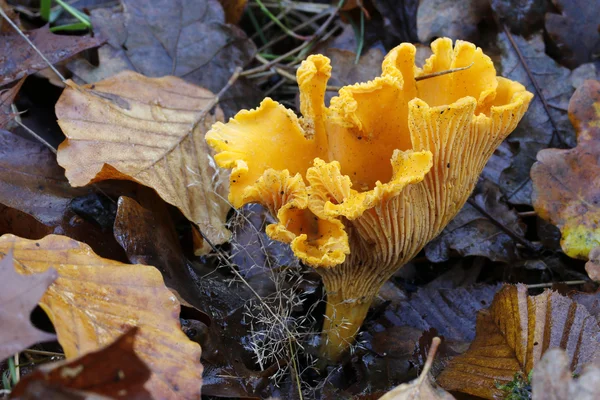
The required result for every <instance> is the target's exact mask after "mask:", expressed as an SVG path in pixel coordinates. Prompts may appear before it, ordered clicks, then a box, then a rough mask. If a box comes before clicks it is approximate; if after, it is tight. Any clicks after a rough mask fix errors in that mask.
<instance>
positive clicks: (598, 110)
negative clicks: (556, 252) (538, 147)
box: [531, 80, 600, 259]
mask: <svg viewBox="0 0 600 400" xmlns="http://www.w3.org/2000/svg"><path fill="white" fill-rule="evenodd" d="M569 117H570V118H571V121H572V122H573V125H574V126H575V129H576V130H577V147H575V148H573V149H568V150H559V149H546V150H543V151H540V152H539V153H538V155H537V162H536V163H535V164H534V166H533V167H532V168H531V179H532V181H533V187H534V191H533V196H532V201H533V206H534V208H535V210H536V211H537V214H538V215H539V216H540V217H541V218H543V219H545V220H547V221H550V222H551V223H553V224H554V225H556V226H558V228H560V231H561V234H562V237H561V242H560V244H561V247H562V249H563V251H564V252H565V253H566V254H567V255H568V256H570V257H573V258H581V259H587V258H588V255H589V253H590V251H591V250H592V249H593V248H594V247H597V246H600V225H599V221H600V180H598V179H597V177H598V176H599V175H600V82H599V81H592V80H588V81H585V83H584V84H583V85H582V86H580V87H579V89H577V91H576V92H575V94H574V95H573V97H572V98H571V101H570V103H569Z"/></svg>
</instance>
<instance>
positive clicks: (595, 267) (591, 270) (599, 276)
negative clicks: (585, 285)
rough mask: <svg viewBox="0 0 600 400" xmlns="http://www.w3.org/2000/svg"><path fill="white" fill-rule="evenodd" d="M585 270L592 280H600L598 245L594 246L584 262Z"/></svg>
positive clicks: (599, 249) (599, 252)
mask: <svg viewBox="0 0 600 400" xmlns="http://www.w3.org/2000/svg"><path fill="white" fill-rule="evenodd" d="M585 271H586V272H587V273H588V275H589V277H590V279H591V280H593V281H600V247H594V248H593V249H592V251H590V254H589V260H588V262H587V263H585Z"/></svg>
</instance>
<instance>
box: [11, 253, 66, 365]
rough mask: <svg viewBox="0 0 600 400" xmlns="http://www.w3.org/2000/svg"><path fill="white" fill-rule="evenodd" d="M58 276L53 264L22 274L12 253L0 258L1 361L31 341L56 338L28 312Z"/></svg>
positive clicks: (31, 342) (33, 342)
mask: <svg viewBox="0 0 600 400" xmlns="http://www.w3.org/2000/svg"><path fill="white" fill-rule="evenodd" d="M57 276H58V275H57V273H56V270H54V269H52V268H49V269H47V270H46V271H44V272H43V273H39V274H32V275H30V276H26V275H22V274H20V273H18V272H17V271H15V267H14V266H13V254H12V253H11V252H8V254H4V257H3V258H2V260H0V305H1V306H0V326H1V327H2V329H0V361H1V360H4V359H6V358H7V357H10V356H12V355H13V354H15V353H18V352H20V351H21V350H23V349H26V348H27V347H29V346H31V345H32V344H36V343H39V342H49V341H51V340H55V339H56V337H55V336H54V335H51V334H49V333H46V332H43V331H41V330H39V329H38V328H36V327H35V326H33V325H32V324H31V322H30V320H29V314H31V311H32V310H33V309H34V308H35V306H36V305H37V303H38V301H39V300H40V298H41V297H42V296H43V295H44V292H45V291H46V289H48V286H50V285H51V284H52V282H54V280H55V279H56V278H57Z"/></svg>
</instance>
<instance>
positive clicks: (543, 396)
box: [531, 349, 600, 400]
mask: <svg viewBox="0 0 600 400" xmlns="http://www.w3.org/2000/svg"><path fill="white" fill-rule="evenodd" d="M531 383H532V398H533V399H534V400H594V399H599V398H600V366H598V365H594V364H589V365H587V366H585V368H584V369H583V372H582V373H581V375H579V376H578V377H577V378H573V373H572V372H571V369H570V368H569V357H568V356H567V353H566V352H565V351H564V350H562V349H550V350H548V351H547V352H546V354H544V357H542V359H541V361H540V362H539V363H538V365H537V366H536V367H535V369H534V370H533V378H532V380H531Z"/></svg>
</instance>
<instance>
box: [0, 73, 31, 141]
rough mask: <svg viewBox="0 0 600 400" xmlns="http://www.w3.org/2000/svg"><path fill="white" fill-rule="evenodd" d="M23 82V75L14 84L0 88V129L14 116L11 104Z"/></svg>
mask: <svg viewBox="0 0 600 400" xmlns="http://www.w3.org/2000/svg"><path fill="white" fill-rule="evenodd" d="M23 82H25V77H23V78H22V79H21V80H20V81H19V82H17V83H16V84H15V85H14V86H12V87H10V88H8V89H4V90H0V129H3V128H4V127H5V126H6V125H7V124H8V122H9V121H10V120H11V119H13V118H14V113H13V111H12V109H11V104H12V102H13V101H14V100H15V97H17V93H19V90H20V89H21V86H23Z"/></svg>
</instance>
